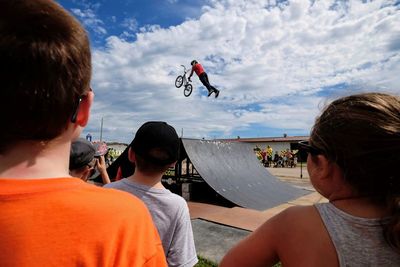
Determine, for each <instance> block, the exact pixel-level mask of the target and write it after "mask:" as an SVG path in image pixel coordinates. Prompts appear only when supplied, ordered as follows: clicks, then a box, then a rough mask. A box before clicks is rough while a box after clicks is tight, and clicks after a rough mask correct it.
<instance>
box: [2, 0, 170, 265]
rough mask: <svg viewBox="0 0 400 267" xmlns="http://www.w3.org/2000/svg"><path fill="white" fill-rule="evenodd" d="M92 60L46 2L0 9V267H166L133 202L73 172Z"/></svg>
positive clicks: (82, 40)
mask: <svg viewBox="0 0 400 267" xmlns="http://www.w3.org/2000/svg"><path fill="white" fill-rule="evenodd" d="M91 69H92V68H91V52H90V44H89V39H88V36H87V33H86V32H85V30H84V29H83V27H82V26H81V25H80V23H79V22H78V21H77V20H76V19H75V18H74V17H73V16H72V15H71V14H69V13H68V12H67V11H66V10H65V9H63V8H62V7H61V6H60V5H59V4H57V3H56V2H55V1H52V0H35V1H32V0H12V1H0V81H1V88H0V99H2V100H4V101H3V102H2V104H1V105H0V114H1V115H0V116H1V124H0V211H1V212H0V228H1V231H0V266H2V267H3V266H30V267H35V266H87V267H91V266H92V267H102V266H104V267H105V266H136V267H139V266H140V267H142V266H146V267H150V266H157V267H158V266H166V260H165V255H164V253H163V249H162V244H161V240H160V238H159V235H158V233H157V229H156V228H155V226H154V225H153V222H152V219H151V215H150V213H149V212H148V210H147V208H146V206H145V205H144V204H143V203H142V201H140V200H139V199H137V198H135V197H133V196H132V195H130V194H127V193H124V192H120V191H117V190H106V189H104V188H100V187H96V186H93V185H90V184H87V183H85V182H83V181H81V180H80V179H77V178H73V177H71V176H70V174H69V169H68V161H69V154H70V148H71V142H72V141H73V140H75V139H76V138H78V137H79V135H80V134H81V132H82V129H83V127H85V126H86V124H87V122H88V120H89V113H90V108H91V105H92V102H93V98H94V93H93V92H92V90H91V89H90V78H91Z"/></svg>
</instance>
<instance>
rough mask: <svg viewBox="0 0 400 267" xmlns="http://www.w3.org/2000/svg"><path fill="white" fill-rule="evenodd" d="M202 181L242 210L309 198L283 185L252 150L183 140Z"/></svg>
mask: <svg viewBox="0 0 400 267" xmlns="http://www.w3.org/2000/svg"><path fill="white" fill-rule="evenodd" d="M182 142H183V146H184V147H185V150H186V153H187V155H188V157H189V159H190V161H191V162H192V164H193V165H194V167H195V168H196V170H197V172H198V173H199V174H200V175H201V177H202V178H203V179H204V180H205V181H206V182H207V183H208V184H209V185H210V186H211V187H212V188H213V189H214V190H215V191H216V192H217V193H218V194H220V195H222V196H223V197H225V198H226V199H228V200H229V201H231V202H233V203H235V204H236V205H239V206H241V207H245V208H250V209H256V210H265V209H268V208H272V207H275V206H277V205H280V204H282V203H285V202H288V201H290V200H293V199H296V198H298V197H300V196H303V195H306V194H309V193H310V192H309V191H307V190H304V189H300V188H296V187H293V186H291V185H289V184H286V183H283V182H281V181H279V180H278V179H277V178H275V177H274V176H273V175H271V174H270V173H269V172H268V170H266V169H265V168H264V167H263V166H262V165H261V163H260V162H259V161H258V159H257V157H256V155H255V154H254V152H253V146H252V145H251V144H248V143H242V142H220V141H206V140H195V139H184V138H182Z"/></svg>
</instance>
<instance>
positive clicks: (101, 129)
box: [100, 117, 103, 142]
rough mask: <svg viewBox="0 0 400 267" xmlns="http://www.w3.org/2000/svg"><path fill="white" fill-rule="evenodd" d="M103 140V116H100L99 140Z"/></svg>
mask: <svg viewBox="0 0 400 267" xmlns="http://www.w3.org/2000/svg"><path fill="white" fill-rule="evenodd" d="M102 140H103V117H101V126H100V142H101V141H102Z"/></svg>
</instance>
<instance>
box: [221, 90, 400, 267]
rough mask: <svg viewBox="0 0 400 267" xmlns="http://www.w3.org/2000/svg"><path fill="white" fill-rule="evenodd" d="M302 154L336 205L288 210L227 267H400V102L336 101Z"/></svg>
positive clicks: (244, 244) (379, 97) (230, 257)
mask: <svg viewBox="0 0 400 267" xmlns="http://www.w3.org/2000/svg"><path fill="white" fill-rule="evenodd" d="M299 147H300V149H303V150H304V151H306V152H307V153H308V157H307V169H308V173H309V175H310V180H311V183H312V184H313V186H314V187H315V189H316V190H317V191H318V192H319V193H320V194H321V195H323V196H324V197H326V198H327V199H328V200H329V203H318V204H315V205H314V206H297V207H291V208H288V209H286V210H284V211H283V212H281V213H279V214H278V215H276V216H274V217H273V218H271V219H270V220H268V221H267V222H265V223H264V224H263V225H262V226H261V227H259V228H258V229H257V230H256V231H255V232H253V233H252V234H250V235H249V236H248V237H246V238H245V239H244V240H243V241H241V242H240V243H239V244H238V245H236V246H235V247H234V248H232V249H231V250H230V251H229V252H228V253H227V255H225V257H224V259H223V260H222V262H221V264H220V266H221V267H226V266H229V267H235V266H272V265H274V264H275V263H276V262H278V261H281V263H282V265H283V266H360V267H361V266H400V197H399V196H400V172H399V170H398V166H399V162H400V97H398V96H391V95H387V94H381V93H365V94H359V95H352V96H348V97H343V98H340V99H338V100H336V101H333V102H332V103H331V104H330V105H329V106H327V107H326V108H325V110H324V111H323V112H322V115H321V116H319V117H318V118H317V119H316V122H315V124H314V127H313V129H312V131H311V135H310V141H309V143H303V142H300V143H299ZM377 155H379V156H377Z"/></svg>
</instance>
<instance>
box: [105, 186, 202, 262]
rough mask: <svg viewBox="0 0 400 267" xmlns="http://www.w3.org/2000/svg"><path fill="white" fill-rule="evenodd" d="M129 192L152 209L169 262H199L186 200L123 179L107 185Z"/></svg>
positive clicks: (168, 192)
mask: <svg viewBox="0 0 400 267" xmlns="http://www.w3.org/2000/svg"><path fill="white" fill-rule="evenodd" d="M104 187H106V188H114V189H119V190H123V191H126V192H129V193H131V194H133V195H135V196H136V197H138V198H139V199H141V200H142V201H143V202H144V203H145V204H146V205H147V208H148V209H149V211H150V213H151V216H152V217H153V221H154V224H155V225H156V227H157V229H158V233H159V235H160V238H161V241H162V244H163V248H164V252H165V256H166V258H167V262H168V266H171V267H172V266H182V267H186V266H193V265H195V264H196V263H197V261H198V259H197V254H196V248H195V245H194V240H193V231H192V224H191V221H190V215H189V209H188V206H187V204H186V201H185V200H184V199H183V198H182V197H180V196H178V195H176V194H174V193H172V192H171V191H169V190H167V189H159V188H152V187H149V186H147V185H142V184H139V183H135V182H133V181H131V180H128V179H122V180H120V181H117V182H113V183H110V184H107V185H105V186H104Z"/></svg>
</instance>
